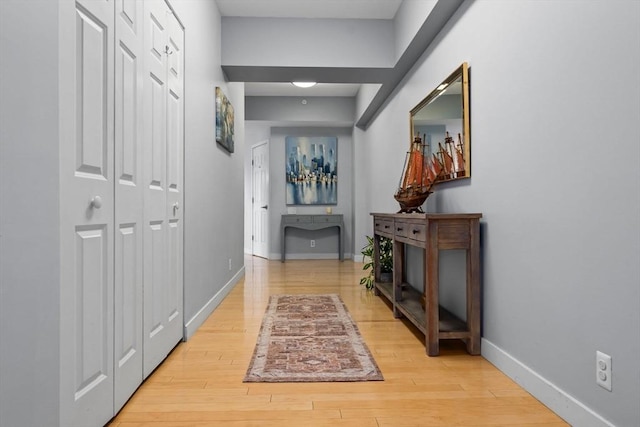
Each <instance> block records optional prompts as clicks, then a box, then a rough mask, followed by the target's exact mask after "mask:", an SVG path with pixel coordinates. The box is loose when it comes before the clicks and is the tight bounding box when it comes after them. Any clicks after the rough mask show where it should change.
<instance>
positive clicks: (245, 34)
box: [222, 17, 395, 80]
mask: <svg viewBox="0 0 640 427" xmlns="http://www.w3.org/2000/svg"><path fill="white" fill-rule="evenodd" d="M222 31H223V34H224V50H223V52H222V63H223V64H225V65H260V66H288V67H295V66H315V67H327V66H330V65H331V64H339V65H340V66H341V67H391V66H393V65H394V63H395V57H394V46H393V21H391V20H383V19H366V20H365V19H289V18H241V17H225V18H224V19H223V20H222ZM304 78H305V76H300V79H301V80H304Z"/></svg>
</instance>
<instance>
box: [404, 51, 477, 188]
mask: <svg viewBox="0 0 640 427" xmlns="http://www.w3.org/2000/svg"><path fill="white" fill-rule="evenodd" d="M409 122H410V126H411V133H410V134H411V144H414V143H415V142H416V138H419V139H420V140H421V142H422V143H423V144H425V155H427V156H429V158H430V159H431V161H432V162H434V163H436V166H438V163H439V165H440V171H439V173H438V177H437V179H436V181H435V183H440V182H446V181H453V180H457V179H464V178H470V177H471V135H470V124H469V123H470V121H469V68H468V65H467V63H466V62H463V63H462V65H460V67H458V68H457V69H456V70H455V71H454V72H453V73H451V75H450V76H449V77H447V78H446V79H445V80H444V81H443V82H442V83H441V84H440V85H438V87H437V88H435V89H434V90H433V91H432V92H431V93H430V94H429V95H428V96H427V97H426V98H424V99H423V100H422V101H421V102H420V103H419V104H418V105H416V106H415V107H414V108H413V109H412V110H411V112H410V119H409Z"/></svg>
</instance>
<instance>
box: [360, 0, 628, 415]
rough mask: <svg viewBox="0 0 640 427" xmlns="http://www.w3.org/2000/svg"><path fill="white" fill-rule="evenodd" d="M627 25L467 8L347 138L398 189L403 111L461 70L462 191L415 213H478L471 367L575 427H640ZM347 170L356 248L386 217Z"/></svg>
mask: <svg viewBox="0 0 640 427" xmlns="http://www.w3.org/2000/svg"><path fill="white" fill-rule="evenodd" d="M639 16H640V3H638V2H636V1H619V2H605V1H589V2H580V3H576V2H563V1H560V2H536V1H519V2H508V1H492V2H489V1H484V2H481V1H469V2H466V3H465V4H464V5H463V6H462V7H461V9H460V10H458V12H457V13H456V15H455V16H454V18H453V20H452V22H449V24H448V25H447V27H446V28H445V29H444V31H443V32H442V33H441V34H440V35H439V36H438V38H437V39H436V42H435V43H434V44H433V45H432V46H431V47H430V48H429V49H428V50H427V51H426V52H425V54H424V55H423V58H422V59H421V61H419V63H418V64H417V65H416V66H415V67H414V68H413V69H412V71H411V72H410V73H409V74H408V75H407V76H406V78H405V80H404V81H403V83H402V85H401V87H399V89H398V90H397V91H396V93H395V94H394V96H393V98H392V99H390V100H389V101H388V103H387V105H386V107H385V109H384V110H383V111H382V112H381V113H380V115H379V116H378V117H377V118H376V119H375V121H374V122H373V123H372V124H371V126H370V127H369V128H368V129H367V131H366V132H355V133H354V135H355V136H354V147H355V150H360V149H362V148H363V147H367V148H369V149H370V150H371V153H370V157H369V158H368V159H367V161H369V162H371V163H370V164H374V165H379V164H386V165H388V171H389V174H390V175H391V176H399V174H400V171H401V168H402V159H403V156H404V151H405V150H406V147H407V145H408V142H409V127H408V125H407V113H408V111H409V110H410V109H411V108H413V106H415V105H416V104H417V103H418V102H419V101H420V99H421V98H422V97H424V96H425V95H426V94H427V93H429V92H430V91H431V90H432V89H433V88H435V86H436V85H437V84H438V83H439V82H440V81H441V80H442V79H443V78H445V77H446V76H448V75H449V74H450V73H451V72H452V71H453V70H454V69H455V68H456V67H457V66H459V65H460V63H462V62H463V61H467V62H468V63H469V65H470V67H471V68H470V75H471V147H472V157H471V160H472V171H471V173H472V178H471V179H470V180H466V181H463V182H458V183H450V184H441V185H439V186H438V187H437V189H436V193H435V194H434V196H433V198H432V199H431V198H430V200H429V201H428V206H429V208H430V210H431V211H442V212H482V213H483V214H484V219H483V223H484V225H483V229H482V233H483V235H482V257H483V299H484V308H483V310H484V311H483V336H484V341H483V354H485V356H487V357H488V358H490V360H492V361H493V362H494V363H498V364H500V363H504V365H503V368H504V369H505V370H508V369H511V368H513V370H512V371H511V374H512V376H514V377H515V378H516V379H518V381H520V382H521V383H524V384H525V386H526V387H527V388H528V389H529V390H530V391H532V392H533V393H534V394H536V395H537V397H539V398H540V399H541V400H542V401H543V402H544V403H546V404H548V405H551V406H552V408H553V409H554V410H556V411H557V412H559V413H560V414H561V415H563V416H565V417H570V418H568V420H569V422H571V423H572V424H574V425H580V426H585V425H604V424H605V423H606V421H604V420H608V422H610V423H612V424H614V425H617V426H635V425H640V409H639V406H638V402H639V401H640V370H639V369H638V354H640V287H639V286H638V283H640V262H639V261H640V162H639V159H640V144H639V142H638V141H640V127H639V126H638V123H639V120H638V119H639V118H640V102H639V100H640V85H639V80H638V76H640V50H639V49H638V46H639V45H640V22H639V18H638V17H639ZM488 23H491V25H488ZM355 170H356V171H357V175H356V177H355V182H356V192H355V193H356V194H365V195H369V197H368V198H367V199H366V200H365V201H360V202H359V203H357V204H356V209H357V210H356V212H355V215H356V245H355V246H356V247H357V246H358V244H359V243H358V242H360V243H363V240H364V235H365V234H367V233H371V221H370V218H369V216H368V214H369V212H370V211H382V212H390V211H395V210H396V204H395V202H394V200H393V197H392V195H393V192H394V189H395V188H394V187H395V182H394V181H395V180H392V181H391V182H389V181H387V180H386V179H385V178H384V177H382V176H381V175H380V174H378V173H377V172H374V171H373V170H370V169H368V168H366V167H357V166H356V168H355ZM372 188H374V189H375V191H376V195H373V194H371V189H372ZM384 194H386V195H387V196H379V195H384ZM359 224H362V225H359ZM596 350H600V351H603V352H605V353H608V354H610V355H611V356H612V357H613V363H612V366H613V391H612V392H608V391H606V390H604V389H602V388H600V387H598V386H597V385H596V381H595V352H596ZM505 361H506V362H505ZM528 381H530V382H528ZM554 392H558V393H557V394H554ZM560 395H562V396H560ZM581 405H583V406H581ZM569 407H570V408H569ZM576 408H578V410H577V412H576V410H575V409H576ZM581 411H582V412H581ZM571 417H572V418H571ZM599 417H602V418H599Z"/></svg>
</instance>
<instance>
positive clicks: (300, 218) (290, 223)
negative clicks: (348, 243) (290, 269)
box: [280, 214, 344, 262]
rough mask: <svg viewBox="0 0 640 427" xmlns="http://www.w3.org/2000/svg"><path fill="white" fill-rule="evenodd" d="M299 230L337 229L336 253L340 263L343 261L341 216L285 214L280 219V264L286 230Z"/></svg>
mask: <svg viewBox="0 0 640 427" xmlns="http://www.w3.org/2000/svg"><path fill="white" fill-rule="evenodd" d="M289 227H292V228H301V229H303V230H321V229H323V228H329V227H338V231H339V236H338V253H339V257H340V261H343V260H344V244H343V241H344V219H343V217H342V214H335V215H333V214H331V215H293V214H286V215H282V218H280V247H281V250H282V262H284V258H285V245H286V240H285V237H286V230H287V228H289Z"/></svg>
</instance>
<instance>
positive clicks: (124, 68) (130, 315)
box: [114, 0, 144, 412]
mask: <svg viewBox="0 0 640 427" xmlns="http://www.w3.org/2000/svg"><path fill="white" fill-rule="evenodd" d="M115 25H116V31H115V37H116V46H115V153H116V154H115V176H116V182H115V200H116V205H115V228H116V235H115V260H114V262H115V304H114V317H115V331H114V334H115V341H114V345H115V350H114V352H115V367H114V372H115V384H114V387H115V392H114V399H115V402H114V404H115V411H116V412H117V411H118V410H119V409H120V408H121V407H122V406H123V405H124V403H125V402H126V401H127V400H128V399H129V397H131V395H132V394H133V393H134V392H135V390H136V389H137V388H138V386H139V385H140V384H141V383H142V379H143V376H142V361H143V348H142V343H143V334H142V315H143V311H142V307H143V299H142V274H143V228H144V223H143V214H144V212H143V208H142V204H143V190H142V188H143V185H142V183H143V179H142V156H143V153H142V140H143V133H142V130H143V128H142V118H143V109H142V96H143V93H142V85H143V80H144V74H143V71H144V70H143V63H142V62H143V35H144V33H143V29H142V2H140V1H136V0H118V1H117V2H116V16H115Z"/></svg>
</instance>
